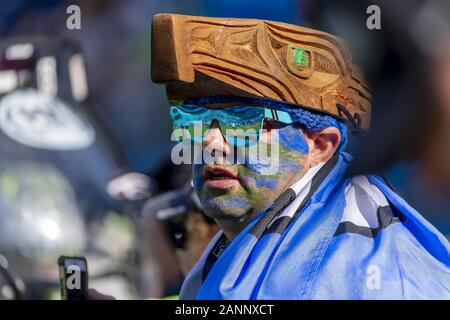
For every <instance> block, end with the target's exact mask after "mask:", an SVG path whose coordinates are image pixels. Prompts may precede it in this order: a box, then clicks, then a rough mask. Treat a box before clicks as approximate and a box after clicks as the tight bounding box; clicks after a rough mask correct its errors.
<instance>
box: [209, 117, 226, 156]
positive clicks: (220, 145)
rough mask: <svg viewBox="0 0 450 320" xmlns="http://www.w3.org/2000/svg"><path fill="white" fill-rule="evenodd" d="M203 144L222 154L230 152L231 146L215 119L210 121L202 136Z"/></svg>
mask: <svg viewBox="0 0 450 320" xmlns="http://www.w3.org/2000/svg"><path fill="white" fill-rule="evenodd" d="M203 145H204V147H208V148H210V149H214V151H215V152H219V153H222V154H223V155H224V156H226V155H227V154H229V153H230V152H231V147H230V145H229V144H228V143H227V141H226V139H225V136H224V135H223V133H222V130H221V129H220V125H219V122H218V121H217V120H214V121H213V122H212V123H211V127H210V128H209V130H208V131H207V132H206V134H205V136H204V137H203Z"/></svg>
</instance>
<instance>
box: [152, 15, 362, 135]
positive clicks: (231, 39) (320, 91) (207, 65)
mask: <svg viewBox="0 0 450 320" xmlns="http://www.w3.org/2000/svg"><path fill="white" fill-rule="evenodd" d="M152 80H153V81H154V82H156V83H161V84H165V85H166V91H167V95H168V98H169V100H171V101H172V102H180V101H184V100H186V99H192V98H198V97H203V96H211V95H234V96H245V97H265V98H268V99H273V100H279V101H285V102H290V103H295V104H301V105H304V106H307V107H309V108H312V109H314V110H317V111H321V112H324V113H328V114H332V115H335V116H339V113H338V110H337V107H336V105H337V104H338V103H339V104H342V105H344V106H346V107H347V109H348V110H349V111H350V112H351V114H355V113H358V114H359V115H360V117H361V119H362V126H363V127H365V128H367V127H369V123H370V108H371V94H370V91H369V89H368V87H367V85H366V83H365V80H364V78H363V76H362V74H361V72H360V70H359V68H358V66H357V65H356V64H354V63H353V62H352V57H351V55H350V52H349V51H348V49H347V47H346V45H345V43H344V42H343V40H342V39H339V38H337V37H335V36H333V35H330V34H328V33H325V32H321V31H316V30H313V29H309V28H303V27H299V26H294V25H289V24H285V23H280V22H272V21H265V20H256V19H234V18H209V17H195V16H183V15H175V14H158V15H155V16H154V17H153V24H152Z"/></svg>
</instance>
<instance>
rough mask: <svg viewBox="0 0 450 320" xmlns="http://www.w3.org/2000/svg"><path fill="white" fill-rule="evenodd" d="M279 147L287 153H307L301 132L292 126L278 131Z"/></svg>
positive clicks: (306, 146)
mask: <svg viewBox="0 0 450 320" xmlns="http://www.w3.org/2000/svg"><path fill="white" fill-rule="evenodd" d="M278 135H279V139H280V145H281V146H282V147H284V148H286V150H288V151H297V152H300V153H303V154H307V153H308V149H309V148H308V145H307V143H306V140H305V138H304V134H303V132H302V131H301V130H300V129H298V128H295V127H293V126H292V125H290V126H286V127H283V128H281V129H279V130H278Z"/></svg>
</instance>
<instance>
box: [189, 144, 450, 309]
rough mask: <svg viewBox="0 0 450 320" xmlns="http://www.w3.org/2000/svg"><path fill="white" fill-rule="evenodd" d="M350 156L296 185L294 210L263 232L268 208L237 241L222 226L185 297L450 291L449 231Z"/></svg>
mask: <svg viewBox="0 0 450 320" xmlns="http://www.w3.org/2000/svg"><path fill="white" fill-rule="evenodd" d="M350 160H351V157H350V156H349V155H348V154H346V153H343V152H342V153H340V154H339V155H338V157H336V161H335V162H334V163H333V165H332V167H331V168H330V169H329V170H328V171H327V172H326V175H324V177H322V179H319V183H317V184H318V185H317V187H315V188H313V186H314V179H315V178H317V176H320V171H319V172H318V173H317V174H315V175H314V177H313V178H311V179H310V180H309V181H306V182H304V183H303V185H302V186H301V188H300V189H301V190H297V191H296V192H295V194H291V196H292V195H294V197H290V198H289V199H290V200H289V201H291V203H293V202H296V203H297V205H298V203H300V202H302V201H303V202H304V203H302V205H301V206H300V207H299V208H298V210H297V211H296V212H295V214H294V215H290V216H289V215H288V214H286V211H289V210H288V209H289V207H288V209H284V211H283V212H282V214H279V215H278V216H276V217H274V218H273V219H272V221H271V222H270V224H269V225H268V227H267V228H265V230H264V231H263V232H259V231H260V229H261V228H260V227H259V225H261V223H262V221H263V220H264V219H265V217H267V216H268V215H270V209H269V210H268V211H267V210H265V211H263V212H262V213H260V214H259V215H258V216H257V217H256V218H255V219H254V220H253V221H252V222H251V223H250V224H249V225H248V226H247V227H246V228H245V229H244V230H242V232H241V233H240V234H239V235H238V236H237V237H236V238H235V239H233V241H231V242H230V243H229V244H228V243H227V240H226V238H225V237H224V235H223V233H222V232H219V233H218V234H217V235H216V236H215V237H214V238H213V240H212V241H211V243H210V244H209V246H208V248H207V249H206V250H205V252H204V254H203V256H202V257H201V258H200V260H199V262H198V263H197V265H196V266H195V267H194V268H193V270H192V271H191V272H190V273H189V275H188V276H187V278H186V280H185V282H184V284H183V287H182V289H181V293H180V298H181V299H245V300H247V299H450V248H449V243H448V241H447V239H445V237H444V236H443V235H442V234H440V233H439V232H438V231H437V230H436V229H435V228H434V227H433V226H432V225H431V224H430V223H429V222H428V221H426V220H425V219H424V218H423V217H422V216H421V215H420V214H419V213H418V212H417V211H416V210H414V209H413V208H411V207H410V206H409V205H408V204H407V203H406V202H405V201H404V200H403V199H402V198H401V197H400V196H399V195H398V194H396V193H395V192H394V191H392V190H391V189H390V188H389V187H388V186H387V185H386V184H385V182H384V181H383V180H382V179H381V178H379V177H377V176H372V175H368V176H358V177H353V178H345V175H344V173H345V169H346V167H347V165H348V163H349V161H350ZM302 179H303V178H302ZM316 180H317V179H316ZM308 192H309V195H308V196H306V194H308ZM291 207H292V206H291ZM287 216H288V217H287ZM280 226H281V227H280ZM255 230H256V231H255ZM258 230H259V231H258Z"/></svg>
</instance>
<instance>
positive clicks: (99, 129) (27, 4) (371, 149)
mask: <svg viewBox="0 0 450 320" xmlns="http://www.w3.org/2000/svg"><path fill="white" fill-rule="evenodd" d="M71 4H76V5H78V6H79V7H80V8H81V29H80V30H69V29H68V28H67V27H66V19H67V16H68V14H67V13H66V8H67V7H68V6H69V5H71ZM370 4H377V5H379V6H380V8H381V17H382V20H381V26H382V28H381V29H380V30H369V29H367V28H366V19H367V17H368V14H367V13H366V8H367V6H368V5H369V3H368V2H366V1H358V2H355V1H351V2H350V1H343V0H333V1H331V0H314V1H313V0H279V1H271V0H258V1H257V0H247V1H242V0H239V1H238V0H227V1H214V0H192V1H182V0H164V1H157V0H133V1H120V0H108V1H100V0H89V1H88V0H79V1H63V0H59V1H58V0H38V1H31V0H16V1H3V2H2V3H1V4H0V59H1V60H0V267H1V268H0V271H1V272H0V298H3V299H12V298H20V297H25V298H39V299H53V298H56V299H58V298H59V284H58V269H57V265H56V260H57V257H58V256H59V255H60V254H66V255H68V254H74V255H83V256H86V258H87V260H88V264H89V275H90V278H89V279H90V284H91V285H92V286H94V287H96V288H97V289H99V291H103V292H109V293H111V294H112V295H114V296H115V297H117V298H123V299H128V298H163V297H170V296H175V295H176V294H177V293H178V290H179V288H180V285H181V282H182V280H183V277H184V275H185V274H186V273H187V272H188V270H189V269H190V268H191V267H192V265H193V264H194V263H195V261H196V260H197V259H198V257H199V256H200V254H201V252H202V251H203V249H204V248H205V246H206V244H207V243H208V241H209V240H210V239H211V237H212V236H213V235H214V233H215V232H217V230H218V227H217V226H216V225H215V223H214V221H212V220H211V219H210V218H208V217H206V216H205V215H203V214H202V213H201V208H200V205H199V204H198V200H197V199H196V196H195V194H194V193H193V191H192V187H191V171H190V167H189V166H184V165H181V166H175V165H173V164H172V163H171V161H170V150H171V148H172V146H173V144H172V143H171V142H170V133H171V123H170V118H169V113H168V108H167V101H166V97H165V92H164V89H163V87H162V86H158V85H155V84H152V83H151V80H150V50H151V48H150V21H151V17H152V16H153V15H154V14H156V13H160V12H171V13H182V14H190V15H204V16H220V17H226V16H229V17H248V18H261V19H268V20H276V21H283V22H288V23H294V24H299V25H304V26H308V27H313V28H315V29H320V30H323V31H327V32H330V33H333V34H336V35H338V36H341V37H343V38H345V39H346V40H348V41H349V42H350V46H351V47H352V50H353V54H354V56H355V58H356V60H357V61H358V62H359V63H360V64H361V66H362V68H363V69H364V70H363V71H364V73H365V74H366V76H367V77H368V80H369V83H370V84H371V85H372V89H373V93H374V105H373V113H374V117H373V121H372V130H371V132H370V133H369V134H368V135H367V136H366V137H364V138H363V139H364V143H361V144H360V145H356V146H355V147H354V155H355V162H354V165H353V167H352V170H351V172H350V173H349V174H357V173H361V172H369V171H370V172H375V171H376V172H380V171H384V172H386V173H387V175H388V177H389V178H390V180H391V181H392V183H393V185H394V186H395V188H396V189H397V190H398V192H399V193H400V194H401V195H402V196H403V197H404V198H405V199H406V200H407V201H409V202H410V203H411V204H412V205H413V206H414V207H415V208H417V209H418V211H419V212H421V213H422V215H424V216H425V217H426V218H427V219H429V220H430V221H431V222H432V223H433V224H434V225H435V226H436V227H437V228H438V229H440V231H442V232H443V233H444V234H445V235H446V236H450V215H449V213H448V212H449V210H450V197H449V194H450V142H449V141H450V139H448V137H449V135H450V132H449V130H450V94H449V92H450V90H449V89H450V5H449V4H448V1H443V0H442V1H438V0H435V1H432V0H428V1H418V0H414V1H403V0H402V1H395V3H394V2H393V1H371V2H370ZM41 91H46V93H48V94H50V96H52V99H51V101H47V100H45V99H43V98H42V96H41V95H40V94H39V92H41ZM10 106H14V108H10ZM68 128H69V129H68Z"/></svg>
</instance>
